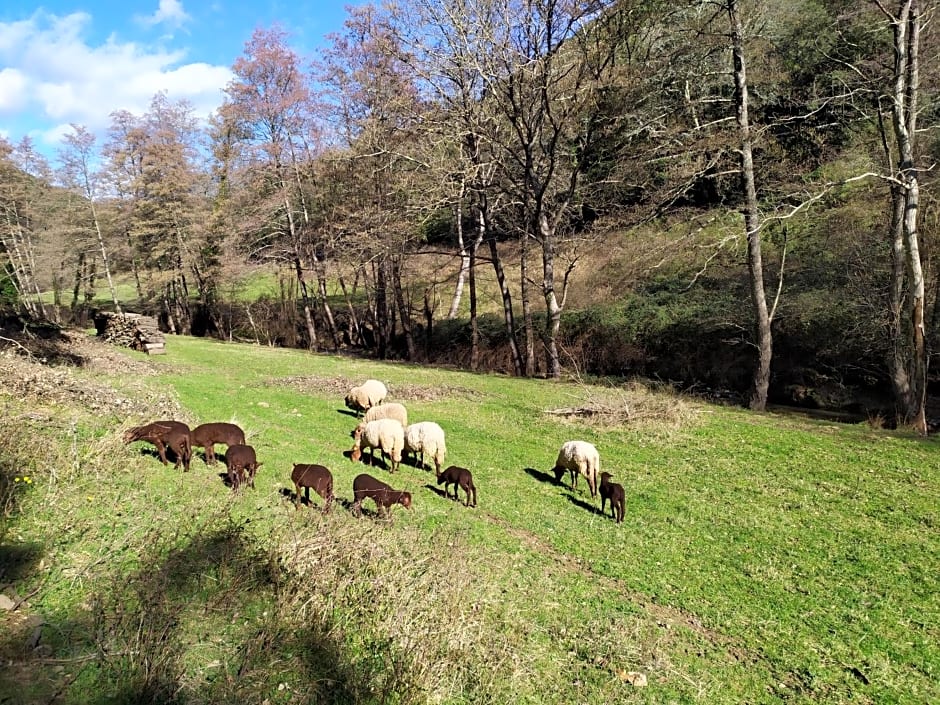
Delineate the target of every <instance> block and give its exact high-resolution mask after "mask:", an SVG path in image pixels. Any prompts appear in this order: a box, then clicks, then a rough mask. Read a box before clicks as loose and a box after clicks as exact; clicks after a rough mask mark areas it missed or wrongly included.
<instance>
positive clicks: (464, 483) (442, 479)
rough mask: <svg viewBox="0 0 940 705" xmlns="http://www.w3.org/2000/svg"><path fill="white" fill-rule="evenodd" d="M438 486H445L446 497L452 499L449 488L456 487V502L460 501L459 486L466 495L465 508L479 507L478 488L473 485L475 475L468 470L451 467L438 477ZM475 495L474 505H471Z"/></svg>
mask: <svg viewBox="0 0 940 705" xmlns="http://www.w3.org/2000/svg"><path fill="white" fill-rule="evenodd" d="M437 484H439V485H444V496H445V497H450V492H449V491H448V487H449V486H450V485H453V486H454V501H455V502H456V501H458V498H457V487H458V486H459V487H460V489H462V490H463V491H464V492H465V493H466V495H467V501H466V502H464V506H465V507H470V506H474V507H475V506H477V488H476V487H475V486H474V484H473V475H472V474H471V473H470V471H469V470H467V468H460V467H457V466H456V465H451V466H450V467H448V468H447V469H446V470H444V472H442V473H441V474H440V475H438V476H437ZM471 493H472V494H473V504H472V505H471V503H470V495H471Z"/></svg>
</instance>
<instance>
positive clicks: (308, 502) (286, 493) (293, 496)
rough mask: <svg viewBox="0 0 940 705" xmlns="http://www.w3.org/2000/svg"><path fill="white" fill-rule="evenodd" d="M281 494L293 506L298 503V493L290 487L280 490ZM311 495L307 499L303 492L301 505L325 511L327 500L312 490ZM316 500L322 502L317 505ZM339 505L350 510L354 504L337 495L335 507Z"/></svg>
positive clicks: (334, 501) (334, 500) (334, 502)
mask: <svg viewBox="0 0 940 705" xmlns="http://www.w3.org/2000/svg"><path fill="white" fill-rule="evenodd" d="M280 493H281V496H282V497H284V498H285V499H288V500H290V502H291V504H294V503H295V502H296V501H297V493H296V492H294V490H292V489H290V488H289V487H282V488H281V489H280ZM310 494H311V497H310V498H309V499H307V498H306V497H305V496H304V495H303V492H301V494H300V503H301V504H302V505H304V506H305V507H311V508H312V509H319V510H320V511H321V512H322V511H323V507H324V506H325V504H326V500H324V499H323V498H322V497H320V495H318V494H316V493H315V492H313V491H312V490H311V492H310ZM315 499H319V500H320V502H319V504H317V503H315V502H314V500H315ZM337 505H339V506H340V507H342V508H344V509H346V508H349V507H350V506H351V505H352V502H350V501H349V500H346V499H340V498H339V497H337V496H336V495H334V496H333V506H334V507H335V506H337Z"/></svg>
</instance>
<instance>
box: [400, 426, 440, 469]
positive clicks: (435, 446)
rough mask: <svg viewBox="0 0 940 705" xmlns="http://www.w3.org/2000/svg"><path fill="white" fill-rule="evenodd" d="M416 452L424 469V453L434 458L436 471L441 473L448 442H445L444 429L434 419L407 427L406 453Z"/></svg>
mask: <svg viewBox="0 0 940 705" xmlns="http://www.w3.org/2000/svg"><path fill="white" fill-rule="evenodd" d="M408 453H414V454H415V457H416V458H417V457H418V456H420V458H421V469H422V470H423V469H424V454H425V453H427V454H428V456H430V457H431V458H432V459H433V460H434V472H435V473H436V474H438V475H440V473H441V466H442V465H443V464H444V458H445V457H446V456H447V444H446V443H445V442H444V429H443V428H441V427H440V426H438V425H437V424H436V423H434V422H433V421H419V422H418V423H413V424H411V425H410V426H408V428H406V429H405V454H406V455H407V454H408Z"/></svg>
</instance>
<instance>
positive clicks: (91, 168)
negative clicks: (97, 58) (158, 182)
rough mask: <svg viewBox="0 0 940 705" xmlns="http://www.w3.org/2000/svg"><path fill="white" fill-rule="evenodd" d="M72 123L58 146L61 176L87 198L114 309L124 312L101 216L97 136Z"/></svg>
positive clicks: (69, 186)
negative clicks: (61, 143)
mask: <svg viewBox="0 0 940 705" xmlns="http://www.w3.org/2000/svg"><path fill="white" fill-rule="evenodd" d="M71 127H72V132H70V133H69V134H67V135H66V136H65V138H64V139H63V142H64V143H65V147H63V148H62V149H60V150H59V162H60V163H61V165H62V167H61V169H60V171H59V178H60V179H61V181H62V183H63V185H64V186H65V187H66V188H68V189H70V190H72V191H73V192H75V194H76V195H78V196H79V197H80V198H82V199H83V200H84V205H85V207H86V208H87V209H88V213H89V214H90V216H91V224H92V228H93V231H94V236H95V238H96V241H97V244H98V251H99V253H100V254H101V265H102V267H104V275H105V279H106V280H107V282H108V291H110V293H111V300H112V302H113V303H114V309H115V311H117V312H118V313H122V311H121V304H120V302H119V301H118V295H117V288H116V287H115V286H114V279H113V278H112V276H111V264H110V258H109V256H108V248H107V246H106V245H105V234H104V230H103V227H102V222H101V218H100V217H99V210H98V203H97V201H98V198H99V197H100V194H99V193H98V186H99V184H98V181H99V173H98V171H97V170H96V169H95V164H96V160H97V158H98V155H97V154H96V153H95V136H94V135H93V134H92V133H91V132H89V131H88V129H87V128H85V127H84V126H82V125H75V124H73V125H72V126H71Z"/></svg>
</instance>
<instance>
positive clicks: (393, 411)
mask: <svg viewBox="0 0 940 705" xmlns="http://www.w3.org/2000/svg"><path fill="white" fill-rule="evenodd" d="M379 419H395V420H396V421H397V422H398V423H400V424H401V426H402V428H404V427H405V426H407V425H408V409H406V408H405V406H404V404H397V403H396V402H390V403H388V404H379V405H378V406H373V407H372V408H371V409H369V410H368V411H367V412H366V415H365V416H363V417H362V420H363V421H366V422H368V421H378V420H379Z"/></svg>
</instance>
